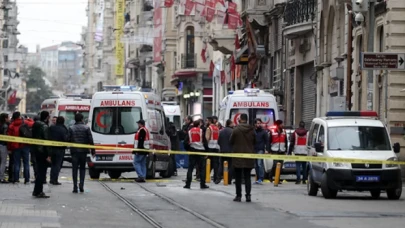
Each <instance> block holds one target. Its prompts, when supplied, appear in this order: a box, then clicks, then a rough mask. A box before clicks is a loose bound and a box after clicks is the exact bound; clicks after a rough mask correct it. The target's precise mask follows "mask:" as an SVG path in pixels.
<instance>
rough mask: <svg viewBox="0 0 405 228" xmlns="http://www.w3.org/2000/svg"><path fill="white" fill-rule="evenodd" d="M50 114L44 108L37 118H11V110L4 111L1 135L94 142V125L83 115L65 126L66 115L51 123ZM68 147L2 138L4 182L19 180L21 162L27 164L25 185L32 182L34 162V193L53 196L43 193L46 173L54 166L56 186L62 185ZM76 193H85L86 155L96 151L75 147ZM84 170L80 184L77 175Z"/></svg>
mask: <svg viewBox="0 0 405 228" xmlns="http://www.w3.org/2000/svg"><path fill="white" fill-rule="evenodd" d="M50 119H51V118H50V114H49V112H47V111H42V112H41V113H40V115H39V116H36V117H34V118H33V119H31V118H28V117H23V116H21V113H20V112H14V113H13V115H12V117H11V119H10V118H9V115H8V114H7V113H2V114H0V134H3V135H9V136H17V137H25V138H34V139H43V140H53V141H59V142H72V143H80V144H88V145H94V143H93V138H92V135H91V131H90V128H89V127H88V126H86V125H85V124H84V122H83V115H82V114H81V113H77V114H76V116H75V124H74V125H72V126H70V127H69V128H68V127H66V126H65V119H64V117H62V116H54V117H52V120H51V122H50ZM65 150H66V148H65V147H50V146H46V145H27V144H23V143H17V142H4V141H0V182H1V183H3V184H7V183H14V184H15V183H19V182H20V176H19V174H20V172H21V162H22V164H23V170H24V172H23V175H24V184H29V183H30V176H31V175H30V163H31V164H32V166H33V170H34V178H35V180H34V181H32V183H35V187H34V190H33V193H32V195H33V196H35V197H38V198H49V196H47V195H46V194H45V193H44V192H43V184H46V183H47V181H46V174H47V170H48V168H50V169H51V170H50V181H49V183H50V184H52V185H61V183H60V182H59V181H58V179H59V173H60V170H61V168H62V164H63V160H64V156H65ZM70 152H71V155H72V169H73V170H72V173H73V174H72V175H73V193H78V190H80V192H84V178H85V171H86V157H87V154H88V153H89V152H91V153H92V154H94V153H95V151H94V150H89V149H82V148H71V149H70ZM7 157H8V158H9V159H8V160H9V163H8V179H7V180H6V178H5V171H6V166H7ZM78 170H80V182H79V185H77V174H78Z"/></svg>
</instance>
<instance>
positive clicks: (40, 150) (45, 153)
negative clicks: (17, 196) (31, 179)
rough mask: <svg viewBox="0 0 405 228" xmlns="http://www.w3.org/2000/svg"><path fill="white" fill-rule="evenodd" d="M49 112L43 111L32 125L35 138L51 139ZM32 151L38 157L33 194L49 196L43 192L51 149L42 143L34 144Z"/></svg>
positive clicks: (40, 196)
mask: <svg viewBox="0 0 405 228" xmlns="http://www.w3.org/2000/svg"><path fill="white" fill-rule="evenodd" d="M48 124H49V112H48V111H42V112H41V116H40V120H38V121H36V122H35V123H34V125H33V126H32V138H34V139H43V140H49V127H48ZM31 149H32V151H33V152H34V154H35V158H36V163H37V164H36V166H37V171H38V173H37V176H36V178H35V187H34V191H33V192H32V195H33V196H35V197H37V198H49V196H47V195H45V193H44V192H43V187H44V186H43V185H44V182H45V181H46V180H45V178H46V170H47V168H48V164H49V163H50V162H51V155H52V154H51V151H50V148H49V147H48V146H42V145H32V146H31Z"/></svg>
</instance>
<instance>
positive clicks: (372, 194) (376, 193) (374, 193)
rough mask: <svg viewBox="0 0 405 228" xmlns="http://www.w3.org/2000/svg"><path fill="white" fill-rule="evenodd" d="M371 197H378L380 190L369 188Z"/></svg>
mask: <svg viewBox="0 0 405 228" xmlns="http://www.w3.org/2000/svg"><path fill="white" fill-rule="evenodd" d="M370 193H371V198H373V199H378V198H380V196H381V191H380V190H371V191H370Z"/></svg>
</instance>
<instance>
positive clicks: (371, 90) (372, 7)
mask: <svg viewBox="0 0 405 228" xmlns="http://www.w3.org/2000/svg"><path fill="white" fill-rule="evenodd" d="M369 3H370V9H369V14H368V16H369V20H368V24H369V27H368V34H367V35H368V42H367V46H368V47H367V51H368V52H374V30H375V0H369ZM373 85H374V71H373V70H369V71H368V84H367V91H368V94H367V98H368V102H369V103H370V106H368V109H369V110H373V100H374V99H373V97H374V94H373V93H374V86H373ZM370 87H371V88H370Z"/></svg>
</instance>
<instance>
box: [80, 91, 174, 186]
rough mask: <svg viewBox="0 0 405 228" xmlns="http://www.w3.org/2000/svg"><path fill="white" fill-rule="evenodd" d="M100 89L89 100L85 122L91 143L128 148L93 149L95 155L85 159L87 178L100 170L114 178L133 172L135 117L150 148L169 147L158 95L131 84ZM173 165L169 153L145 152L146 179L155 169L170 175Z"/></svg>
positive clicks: (93, 176)
mask: <svg viewBox="0 0 405 228" xmlns="http://www.w3.org/2000/svg"><path fill="white" fill-rule="evenodd" d="M104 89H105V91H103V92H96V93H95V94H94V95H93V99H92V102H91V110H90V117H89V122H88V125H89V126H90V128H91V131H92V135H93V140H94V143H95V144H96V145H99V146H108V147H120V148H128V150H122V149H121V150H96V155H95V156H94V157H92V156H90V159H89V160H88V167H89V173H90V177H91V178H94V179H97V178H99V177H100V173H101V172H103V171H104V172H107V173H108V175H109V176H110V177H111V178H113V179H116V178H119V177H120V176H121V173H123V172H131V171H134V167H133V158H134V155H133V154H132V149H133V148H134V138H135V133H136V132H137V131H138V124H137V122H138V120H140V119H143V120H145V122H146V128H147V129H148V130H149V132H150V148H151V150H153V149H156V150H170V139H169V137H168V136H167V134H166V129H165V128H166V126H165V120H166V117H165V114H164V111H163V107H162V105H161V103H160V98H159V96H157V95H156V94H154V93H152V92H143V91H142V90H139V89H138V88H137V87H135V86H105V87H104ZM173 167H174V164H173V162H172V159H170V155H169V154H161V153H156V154H155V153H149V155H148V159H147V178H154V177H155V173H156V172H159V173H160V175H161V176H162V177H170V176H172V174H173Z"/></svg>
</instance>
